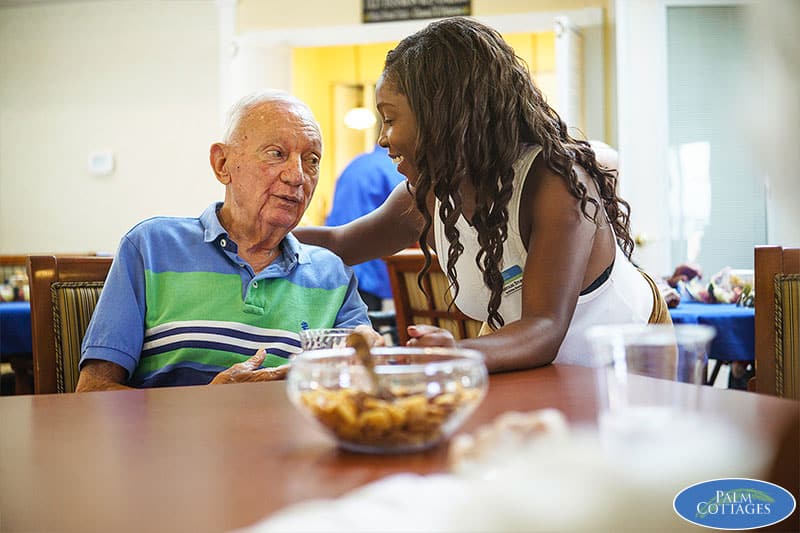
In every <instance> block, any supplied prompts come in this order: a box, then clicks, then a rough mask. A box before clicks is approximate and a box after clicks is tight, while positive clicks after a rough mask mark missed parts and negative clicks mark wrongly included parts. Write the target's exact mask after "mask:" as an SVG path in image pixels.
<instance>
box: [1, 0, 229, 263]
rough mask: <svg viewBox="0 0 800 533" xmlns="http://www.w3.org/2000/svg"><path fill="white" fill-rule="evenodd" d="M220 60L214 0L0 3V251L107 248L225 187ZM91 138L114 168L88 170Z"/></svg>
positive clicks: (217, 195)
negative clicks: (212, 154) (97, 172)
mask: <svg viewBox="0 0 800 533" xmlns="http://www.w3.org/2000/svg"><path fill="white" fill-rule="evenodd" d="M218 65H219V59H218V24H217V7H216V5H215V3H214V2H213V1H212V0H152V1H151V0H137V1H124V0H106V1H103V2H74V3H45V4H33V5H25V6H17V7H4V8H0V253H9V254H27V253H31V252H85V251H114V250H115V249H116V247H117V243H118V242H119V239H120V237H121V236H122V234H123V233H124V232H125V231H127V230H128V229H129V228H130V227H131V226H132V225H134V224H135V223H136V222H138V221H139V220H141V219H143V218H146V217H149V216H153V215H160V214H164V215H189V216H195V215H198V214H199V213H200V212H201V211H202V210H203V209H204V208H205V207H206V205H208V204H209V203H210V202H212V201H214V200H217V199H222V195H223V189H222V187H221V186H220V185H219V184H218V183H217V181H216V180H215V179H214V175H213V173H212V172H211V170H210V167H209V163H208V148H209V145H210V144H211V143H212V142H214V141H215V140H216V139H217V136H218V134H219V130H220V127H219V82H218V75H219V74H218V72H219V71H218V68H219V67H218ZM96 149H109V150H112V151H113V152H114V154H115V156H116V168H115V171H114V172H113V174H111V175H109V176H93V175H90V174H89V172H88V170H87V157H88V154H89V152H90V151H92V150H96Z"/></svg>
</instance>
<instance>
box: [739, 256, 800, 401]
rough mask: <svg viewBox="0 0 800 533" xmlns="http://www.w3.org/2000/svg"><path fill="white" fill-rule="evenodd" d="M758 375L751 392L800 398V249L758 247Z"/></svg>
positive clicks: (756, 346) (751, 382) (750, 383)
mask: <svg viewBox="0 0 800 533" xmlns="http://www.w3.org/2000/svg"><path fill="white" fill-rule="evenodd" d="M754 270H755V294H756V296H755V311H756V314H755V328H756V331H755V352H756V353H755V358H756V372H755V376H754V377H753V378H752V379H751V380H750V382H749V383H748V387H747V388H748V390H753V391H755V392H758V393H763V394H771V395H774V396H779V397H783V398H792V399H795V400H797V399H800V248H784V247H782V246H756V247H755V269H754Z"/></svg>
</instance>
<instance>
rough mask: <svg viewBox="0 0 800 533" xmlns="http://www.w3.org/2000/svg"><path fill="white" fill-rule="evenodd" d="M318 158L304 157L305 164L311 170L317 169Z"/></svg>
mask: <svg viewBox="0 0 800 533" xmlns="http://www.w3.org/2000/svg"><path fill="white" fill-rule="evenodd" d="M319 163H320V158H319V157H318V156H315V155H314V156H310V157H307V158H306V165H308V166H309V167H310V168H311V169H312V170H319Z"/></svg>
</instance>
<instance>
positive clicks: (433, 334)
mask: <svg viewBox="0 0 800 533" xmlns="http://www.w3.org/2000/svg"><path fill="white" fill-rule="evenodd" d="M407 331H408V336H409V337H410V338H409V339H408V342H407V343H406V346H441V347H444V348H453V347H455V345H456V340H455V339H454V338H453V334H452V333H450V332H449V331H447V330H446V329H442V328H437V327H436V326H430V325H427V324H417V325H413V326H408V330H407Z"/></svg>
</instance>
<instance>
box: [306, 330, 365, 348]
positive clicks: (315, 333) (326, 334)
mask: <svg viewBox="0 0 800 533" xmlns="http://www.w3.org/2000/svg"><path fill="white" fill-rule="evenodd" d="M354 330H355V328H320V329H304V330H301V331H300V333H299V335H300V347H301V348H302V349H303V351H306V350H324V349H325V348H344V347H345V346H347V337H348V336H349V335H350V334H351V333H353V331H354Z"/></svg>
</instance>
